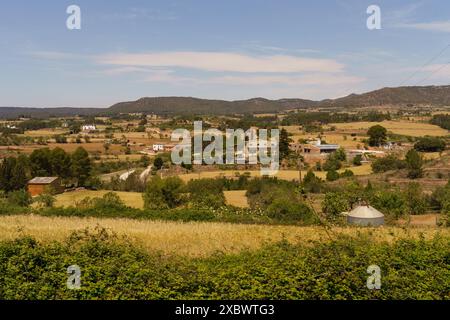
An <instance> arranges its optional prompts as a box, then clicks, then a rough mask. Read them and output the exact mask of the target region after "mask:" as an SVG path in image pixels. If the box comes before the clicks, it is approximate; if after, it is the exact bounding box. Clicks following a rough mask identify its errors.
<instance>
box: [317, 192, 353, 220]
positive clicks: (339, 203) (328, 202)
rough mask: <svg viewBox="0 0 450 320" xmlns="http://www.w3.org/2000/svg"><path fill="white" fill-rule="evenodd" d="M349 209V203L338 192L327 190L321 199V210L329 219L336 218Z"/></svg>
mask: <svg viewBox="0 0 450 320" xmlns="http://www.w3.org/2000/svg"><path fill="white" fill-rule="evenodd" d="M348 210H350V205H349V203H348V201H347V199H346V198H345V197H343V196H342V194H341V193H339V192H327V193H326V194H325V198H324V200H323V201H322V211H323V212H324V213H326V214H327V218H328V219H330V220H336V219H337V218H338V217H339V215H340V214H341V213H343V212H347V211H348Z"/></svg>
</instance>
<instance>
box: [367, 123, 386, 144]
mask: <svg viewBox="0 0 450 320" xmlns="http://www.w3.org/2000/svg"><path fill="white" fill-rule="evenodd" d="M367 135H368V136H369V145H370V146H372V147H378V146H381V145H383V144H384V143H386V139H387V130H386V128H385V127H383V126H380V125H376V126H372V127H370V128H369V130H368V131H367Z"/></svg>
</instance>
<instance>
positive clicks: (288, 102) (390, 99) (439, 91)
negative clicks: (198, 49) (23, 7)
mask: <svg viewBox="0 0 450 320" xmlns="http://www.w3.org/2000/svg"><path fill="white" fill-rule="evenodd" d="M407 105H434V106H450V86H427V87H397V88H383V89H379V90H375V91H371V92H367V93H363V94H351V95H349V96H346V97H343V98H338V99H327V100H322V101H312V100H305V99H280V100H268V99H264V98H254V99H248V100H237V101H225V100H209V99H199V98H191V97H154V98H141V99H139V100H136V101H128V102H120V103H117V104H115V105H113V106H111V107H109V108H106V109H100V108H17V107H3V108H1V107H0V118H3V119H4V118H17V117H19V116H26V117H30V116H31V117H33V118H48V117H50V116H54V117H62V116H75V115H115V114H120V113H140V112H142V113H154V114H159V115H175V114H216V115H226V114H236V113H239V114H242V113H274V112H280V111H285V110H290V109H302V108H310V107H324V108H326V107H330V108H346V107H368V106H407Z"/></svg>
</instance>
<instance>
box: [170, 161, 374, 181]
mask: <svg viewBox="0 0 450 320" xmlns="http://www.w3.org/2000/svg"><path fill="white" fill-rule="evenodd" d="M347 169H349V170H351V171H353V173H354V174H355V175H367V174H371V173H372V169H371V166H370V164H363V165H362V166H359V167H351V168H347ZM343 170H345V169H341V170H339V172H342V171H343ZM247 172H248V173H249V174H250V176H251V177H253V178H256V177H261V172H260V171H259V170H228V171H203V172H197V173H187V174H182V175H180V176H179V177H180V178H181V179H182V180H183V181H189V180H192V179H202V178H219V177H227V178H232V177H236V175H237V173H239V174H241V175H242V174H244V173H247ZM306 173H307V171H305V170H302V176H304V175H305V174H306ZM314 174H315V175H316V176H318V177H319V178H322V179H325V178H326V172H324V171H314ZM275 176H276V177H277V178H279V179H283V180H288V181H291V180H298V178H299V173H298V171H297V170H280V171H278V173H277V174H276V175H275Z"/></svg>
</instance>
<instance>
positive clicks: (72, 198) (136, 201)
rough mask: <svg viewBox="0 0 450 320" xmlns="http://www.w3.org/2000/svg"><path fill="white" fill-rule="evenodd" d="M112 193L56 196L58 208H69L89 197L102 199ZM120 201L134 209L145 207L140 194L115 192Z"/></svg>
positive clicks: (100, 191)
mask: <svg viewBox="0 0 450 320" xmlns="http://www.w3.org/2000/svg"><path fill="white" fill-rule="evenodd" d="M108 192H110V191H106V190H99V191H92V190H82V191H72V192H65V193H62V194H58V195H56V196H55V198H56V202H55V206H56V207H69V206H74V205H75V203H76V202H78V201H80V200H83V199H85V198H87V197H90V198H101V197H102V196H103V195H104V194H105V193H108ZM114 193H116V194H117V195H118V196H119V197H120V199H122V200H123V202H125V204H126V205H127V206H129V207H132V208H137V209H142V208H143V207H144V200H143V199H142V193H139V192H122V191H114Z"/></svg>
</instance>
